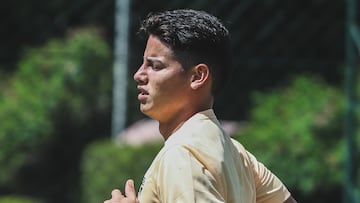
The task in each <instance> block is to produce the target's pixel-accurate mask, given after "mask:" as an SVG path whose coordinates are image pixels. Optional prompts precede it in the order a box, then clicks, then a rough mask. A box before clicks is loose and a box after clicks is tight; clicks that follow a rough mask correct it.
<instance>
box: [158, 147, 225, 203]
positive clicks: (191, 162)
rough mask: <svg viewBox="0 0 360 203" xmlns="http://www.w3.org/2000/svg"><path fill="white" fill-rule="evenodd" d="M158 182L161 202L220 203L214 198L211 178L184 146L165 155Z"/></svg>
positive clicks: (212, 179)
mask: <svg viewBox="0 0 360 203" xmlns="http://www.w3.org/2000/svg"><path fill="white" fill-rule="evenodd" d="M157 182H158V187H159V190H158V191H159V192H160V194H159V196H160V197H159V199H160V200H161V202H163V203H174V202H176V203H191V202H200V203H202V202H204V203H205V202H206V203H208V202H222V201H220V200H219V199H218V197H216V194H217V191H216V189H215V188H214V186H213V183H215V181H214V178H213V177H212V176H211V174H210V173H209V172H208V171H207V170H206V169H205V168H204V167H203V166H202V164H201V163H200V162H199V161H198V160H197V159H196V158H195V157H194V156H192V154H191V152H190V151H188V150H187V149H186V148H184V147H175V148H172V149H170V150H169V151H167V152H166V153H165V154H164V157H163V158H162V160H161V163H160V165H159V177H158V180H157Z"/></svg>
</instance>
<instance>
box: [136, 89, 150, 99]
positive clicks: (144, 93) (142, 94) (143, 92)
mask: <svg viewBox="0 0 360 203" xmlns="http://www.w3.org/2000/svg"><path fill="white" fill-rule="evenodd" d="M138 90H139V91H140V93H139V94H138V100H140V101H144V100H146V98H147V97H148V96H149V92H148V91H146V90H145V89H144V88H142V87H140V86H138Z"/></svg>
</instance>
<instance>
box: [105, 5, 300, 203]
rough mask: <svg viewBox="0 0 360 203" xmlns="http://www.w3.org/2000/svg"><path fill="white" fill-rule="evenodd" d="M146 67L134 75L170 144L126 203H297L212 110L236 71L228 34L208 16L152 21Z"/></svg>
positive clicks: (186, 13) (117, 198) (120, 198)
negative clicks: (234, 137)
mask: <svg viewBox="0 0 360 203" xmlns="http://www.w3.org/2000/svg"><path fill="white" fill-rule="evenodd" d="M140 30H141V31H143V32H145V33H146V34H147V35H148V41H147V45H146V48H145V52H144V59H143V64H142V65H141V66H140V68H139V69H138V71H137V72H136V73H135V75H134V79H135V81H136V82H137V83H138V89H139V91H140V93H139V95H138V100H139V101H140V109H141V111H142V112H143V113H144V114H145V115H147V116H149V117H150V118H153V119H155V120H157V121H158V122H159V130H160V133H161V134H162V136H163V137H164V139H165V145H164V147H163V148H162V149H161V151H160V152H159V154H158V155H157V156H156V158H155V159H154V161H153V163H152V164H151V166H150V168H149V169H148V171H147V172H146V174H145V176H144V180H143V182H142V184H141V187H140V190H139V193H138V196H136V193H135V189H134V182H133V181H132V180H128V181H127V183H126V185H125V196H124V195H123V194H122V193H121V192H120V190H113V191H112V199H110V200H107V201H105V203H120V202H141V203H146V202H167V203H173V202H185V203H190V202H228V203H232V202H234V203H235V202H236V203H238V202H239V203H240V202H241V203H255V202H259V203H260V202H264V203H281V202H286V203H291V202H296V201H295V200H294V199H293V198H292V197H291V195H290V193H289V191H288V190H287V189H286V187H285V186H284V185H283V184H282V183H281V181H280V180H279V179H278V178H277V177H276V176H275V175H274V174H272V173H271V172H270V171H269V170H268V169H266V168H265V167H264V166H263V165H262V164H261V163H259V162H258V161H257V160H256V158H255V157H254V156H253V155H251V154H250V153H249V152H247V151H246V150H245V149H244V147H243V146H242V145H241V144H240V143H238V142H237V141H235V140H233V139H231V138H230V137H229V136H228V135H226V134H225V133H224V131H223V129H222V128H221V126H220V124H219V122H218V120H217V118H216V116H215V114H214V112H213V110H212V108H213V102H214V96H215V95H216V94H217V93H219V91H220V90H221V89H222V88H223V86H224V85H225V82H226V81H227V80H228V77H229V74H230V68H231V47H230V40H229V32H228V30H227V29H226V28H225V27H224V26H223V25H222V24H221V23H220V22H219V20H218V19H217V18H216V17H214V16H212V15H209V14H207V13H205V12H203V11H195V10H189V9H183V10H174V11H165V12H161V13H156V14H153V15H150V16H148V18H147V19H145V20H144V21H143V23H142V26H141V28H140Z"/></svg>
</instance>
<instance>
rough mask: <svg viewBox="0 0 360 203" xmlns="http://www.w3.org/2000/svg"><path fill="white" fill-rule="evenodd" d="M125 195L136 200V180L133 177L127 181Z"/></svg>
mask: <svg viewBox="0 0 360 203" xmlns="http://www.w3.org/2000/svg"><path fill="white" fill-rule="evenodd" d="M125 195H126V197H127V198H129V199H132V200H136V192H135V187H134V181H133V180H131V179H129V180H127V181H126V185H125Z"/></svg>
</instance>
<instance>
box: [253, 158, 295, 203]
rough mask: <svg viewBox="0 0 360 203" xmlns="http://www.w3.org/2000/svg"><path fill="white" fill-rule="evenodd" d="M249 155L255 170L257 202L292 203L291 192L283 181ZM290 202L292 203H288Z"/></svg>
mask: <svg viewBox="0 0 360 203" xmlns="http://www.w3.org/2000/svg"><path fill="white" fill-rule="evenodd" d="M248 155H249V157H250V159H251V163H252V166H253V170H254V176H255V177H254V178H255V187H256V201H257V202H261V203H273V202H286V203H291V201H290V200H291V199H290V196H291V195H290V192H289V191H288V190H287V188H286V187H285V185H284V184H283V183H282V182H281V180H280V179H279V178H278V177H277V176H276V175H275V174H273V173H272V172H271V171H270V170H269V169H267V168H266V167H265V166H264V165H263V164H262V163H261V162H258V161H257V160H256V158H255V157H254V156H253V155H252V154H250V153H248ZM289 199H290V200H289ZM288 200H289V201H290V202H287V201H288Z"/></svg>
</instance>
